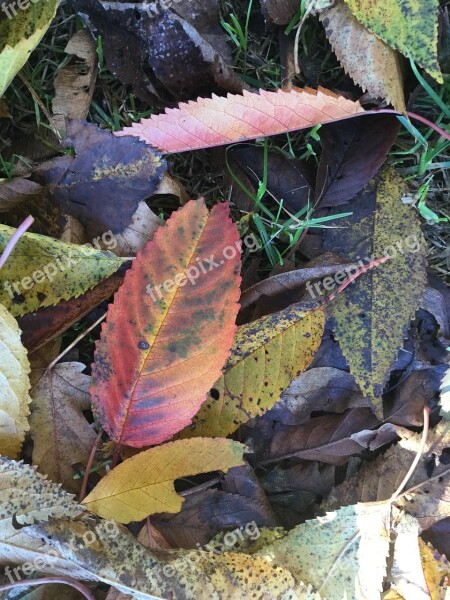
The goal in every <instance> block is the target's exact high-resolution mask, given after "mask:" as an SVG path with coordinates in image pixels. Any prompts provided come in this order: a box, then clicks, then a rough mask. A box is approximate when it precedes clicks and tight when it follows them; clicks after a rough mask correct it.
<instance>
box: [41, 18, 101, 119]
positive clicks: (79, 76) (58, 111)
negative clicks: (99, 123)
mask: <svg viewBox="0 0 450 600" xmlns="http://www.w3.org/2000/svg"><path fill="white" fill-rule="evenodd" d="M64 51H65V52H66V53H67V54H73V55H74V56H76V57H77V59H76V60H75V61H71V63H69V64H68V65H67V66H65V67H64V68H63V69H62V70H61V71H59V73H58V74H57V76H56V77H55V82H54V86H55V96H54V98H53V100H52V110H53V122H54V123H55V125H56V127H57V128H58V129H59V130H61V131H64V130H65V128H66V118H68V119H85V118H86V117H87V114H88V112H89V106H90V104H91V100H92V96H93V94H94V87H95V80H96V77H97V53H96V46H95V43H94V41H93V40H92V38H91V36H90V35H89V33H88V32H87V31H86V30H85V29H81V30H80V31H77V32H76V33H75V35H73V36H72V38H71V39H70V40H69V43H68V44H67V46H66V47H65V49H64Z"/></svg>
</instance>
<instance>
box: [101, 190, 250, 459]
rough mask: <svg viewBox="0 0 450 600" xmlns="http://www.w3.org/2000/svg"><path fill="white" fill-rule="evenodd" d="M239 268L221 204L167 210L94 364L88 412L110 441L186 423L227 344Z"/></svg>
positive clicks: (118, 301) (111, 314)
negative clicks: (170, 212)
mask: <svg viewBox="0 0 450 600" xmlns="http://www.w3.org/2000/svg"><path fill="white" fill-rule="evenodd" d="M239 268H240V241H239V234H238V231H237V227H236V225H235V224H234V223H232V222H231V220H230V219H229V217H228V207H227V205H226V204H218V205H216V206H215V207H214V208H213V209H212V211H211V212H208V210H207V208H206V206H205V203H204V201H203V200H201V201H200V200H199V201H192V202H189V203H188V204H186V205H185V206H184V207H183V208H182V209H180V210H179V211H177V212H176V213H174V215H173V216H172V217H171V218H170V219H169V221H168V222H167V225H166V226H165V227H160V228H159V229H158V230H157V231H156V233H155V235H154V237H153V239H152V241H151V242H149V243H148V244H147V245H146V246H145V248H144V249H143V250H142V251H141V252H140V253H139V254H138V256H137V259H136V260H135V261H134V263H133V267H132V269H131V270H130V271H129V272H128V273H127V274H126V276H125V281H124V284H123V286H122V287H121V288H120V290H119V292H118V293H117V294H116V296H115V300H114V304H113V305H112V306H110V308H109V311H108V317H107V321H106V323H104V325H103V328H102V335H101V339H100V341H99V342H98V343H97V347H96V352H95V363H94V366H93V370H92V375H93V387H92V390H91V393H92V401H93V405H94V410H95V412H96V414H97V416H98V418H99V421H100V423H101V424H102V425H103V427H104V428H105V429H106V431H108V433H109V434H110V436H111V437H112V439H113V440H115V441H116V442H118V443H121V444H126V445H129V446H135V447H142V446H149V445H154V444H158V443H161V442H163V441H165V440H167V439H169V438H170V437H172V436H173V435H174V434H175V433H177V432H178V431H180V430H181V429H182V428H183V427H185V426H186V425H188V423H190V422H191V419H192V417H193V416H194V415H195V413H196V412H197V411H198V409H199V408H200V406H201V404H202V402H203V401H204V400H205V397H206V395H207V392H208V390H209V389H210V388H211V386H212V385H213V384H214V382H215V381H216V380H217V377H219V375H220V369H221V367H222V365H223V363H224V362H225V360H226V358H227V356H228V354H229V351H230V347H231V344H232V341H233V337H234V332H235V325H234V323H235V319H236V314H237V310H238V304H237V301H238V298H239V284H240V277H239V274H238V270H239ZM181 314H182V315H183V317H182V321H180V315H181Z"/></svg>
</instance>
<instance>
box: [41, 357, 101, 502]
mask: <svg viewBox="0 0 450 600" xmlns="http://www.w3.org/2000/svg"><path fill="white" fill-rule="evenodd" d="M84 369H85V366H84V365H83V364H81V363H76V362H68V363H60V364H57V365H55V367H53V369H52V370H51V371H49V372H48V373H45V374H44V372H43V373H42V375H43V376H42V377H41V379H40V381H39V383H38V384H37V385H36V386H35V387H34V388H33V391H32V395H31V396H32V399H33V404H32V407H31V416H30V430H31V432H30V433H31V438H32V440H33V442H34V445H33V464H35V465H36V466H37V468H38V469H39V471H40V472H41V473H44V474H45V475H48V477H49V478H50V479H51V480H52V481H54V482H55V483H62V484H63V486H64V489H66V490H68V491H70V492H73V493H76V492H78V491H79V481H78V482H77V481H75V480H74V478H73V475H74V470H73V468H72V465H74V464H77V463H79V464H80V465H82V466H86V464H87V462H88V459H89V453H90V451H91V448H92V446H93V444H94V442H95V439H96V437H97V436H96V433H95V431H94V429H93V428H92V427H91V426H90V425H89V423H88V422H87V420H86V419H85V417H84V415H83V410H88V409H89V408H90V398H89V391H88V390H89V384H90V380H91V378H90V377H89V376H88V375H83V371H84ZM42 371H44V370H43V369H42Z"/></svg>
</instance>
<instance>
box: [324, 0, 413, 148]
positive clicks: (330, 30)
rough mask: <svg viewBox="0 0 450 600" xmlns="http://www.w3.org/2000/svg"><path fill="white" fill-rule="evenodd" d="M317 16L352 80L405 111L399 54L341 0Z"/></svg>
mask: <svg viewBox="0 0 450 600" xmlns="http://www.w3.org/2000/svg"><path fill="white" fill-rule="evenodd" d="M319 18H320V20H321V22H322V24H323V26H324V27H325V33H326V35H327V38H328V40H329V41H330V44H331V46H332V48H333V50H334V53H335V54H336V56H337V58H338V60H339V62H340V63H341V64H342V66H343V67H344V71H345V72H346V73H347V74H348V75H350V77H351V78H352V79H353V81H355V83H357V84H358V85H359V86H360V87H361V88H362V89H363V91H367V92H369V94H370V95H371V96H373V97H375V98H385V99H386V100H387V101H388V103H389V104H392V105H393V106H394V108H395V109H396V110H398V111H399V112H402V113H406V106H405V97H404V93H403V72H402V62H403V61H402V57H401V55H400V54H399V53H398V52H397V51H396V50H393V49H392V48H391V47H390V46H388V45H387V44H385V43H384V42H383V41H382V40H380V38H379V37H377V36H376V35H374V34H373V33H370V31H368V30H367V29H366V28H365V27H364V26H363V25H361V23H360V22H359V21H358V20H357V19H356V18H355V17H354V16H353V14H352V12H351V10H350V9H349V7H348V6H347V5H346V4H345V3H344V0H337V2H336V3H335V4H334V6H332V7H331V8H329V9H328V10H325V11H324V12H322V13H321V14H320V17H319ZM370 146H371V143H370Z"/></svg>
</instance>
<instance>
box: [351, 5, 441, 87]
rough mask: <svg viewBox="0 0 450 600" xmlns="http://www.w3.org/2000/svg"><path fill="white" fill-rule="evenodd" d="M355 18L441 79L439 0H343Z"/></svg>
mask: <svg viewBox="0 0 450 600" xmlns="http://www.w3.org/2000/svg"><path fill="white" fill-rule="evenodd" d="M345 2H346V3H347V4H348V5H349V7H350V8H351V11H352V13H353V14H354V15H355V17H356V18H357V19H358V20H359V21H360V22H361V23H362V24H363V25H364V26H365V27H367V29H369V31H371V32H372V33H374V34H375V35H377V36H378V37H380V38H381V39H382V40H383V42H386V44H388V45H389V46H392V48H395V49H396V50H399V51H400V52H401V53H402V54H404V55H405V56H409V55H411V57H412V59H413V60H414V61H415V62H416V63H417V64H418V65H420V66H421V67H423V68H424V69H425V70H426V71H427V72H428V73H429V74H430V75H431V76H432V77H434V78H435V79H436V80H437V81H439V83H442V82H443V79H442V74H441V69H440V67H439V62H438V58H437V39H438V13H437V11H438V7H439V2H438V0H382V1H380V0H345Z"/></svg>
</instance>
